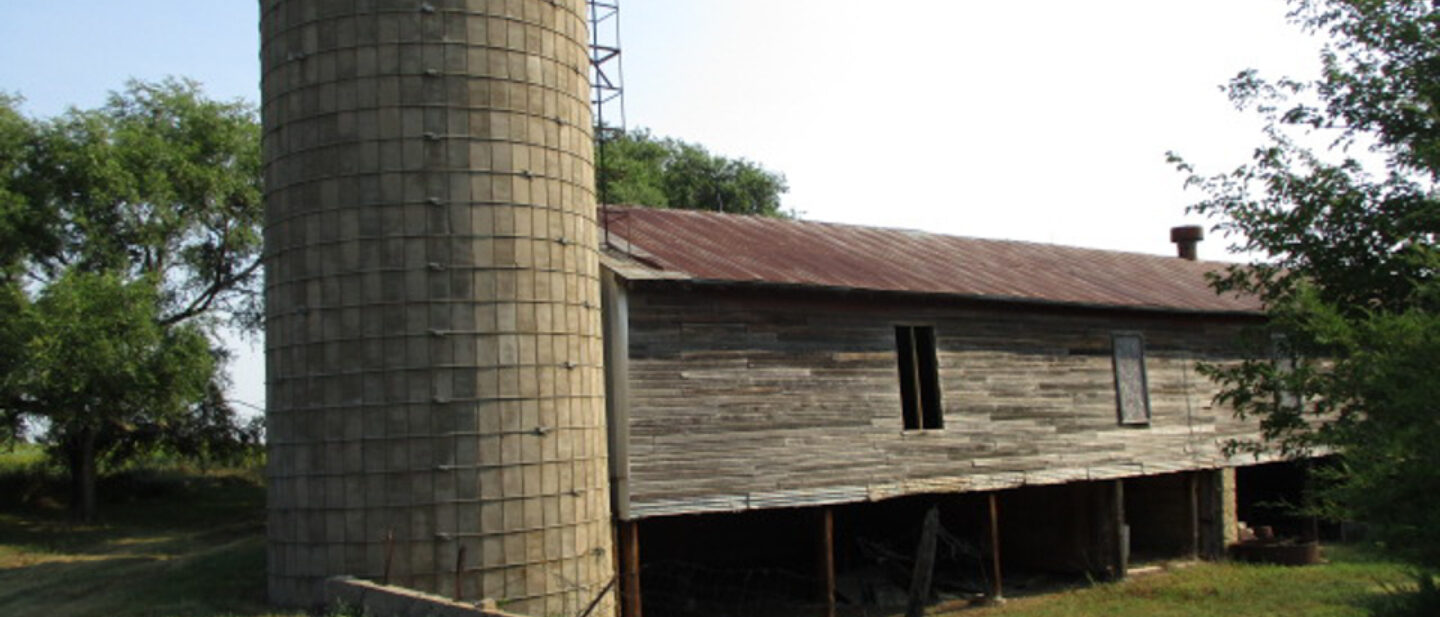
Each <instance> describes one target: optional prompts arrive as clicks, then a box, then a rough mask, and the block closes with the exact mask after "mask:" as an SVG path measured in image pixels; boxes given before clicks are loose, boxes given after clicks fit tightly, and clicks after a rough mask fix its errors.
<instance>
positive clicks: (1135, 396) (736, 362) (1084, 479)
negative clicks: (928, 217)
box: [599, 207, 1262, 615]
mask: <svg viewBox="0 0 1440 617" xmlns="http://www.w3.org/2000/svg"><path fill="white" fill-rule="evenodd" d="M599 219H600V222H601V228H602V232H601V235H602V238H601V243H602V246H603V247H604V250H603V251H602V255H601V263H602V266H603V277H602V289H603V298H604V306H603V314H604V316H605V336H604V340H605V350H606V351H605V353H606V365H607V413H608V423H609V426H610V431H609V432H610V465H611V493H612V496H613V501H612V510H613V512H614V514H615V517H616V519H617V529H618V538H619V543H618V548H617V552H618V555H619V562H620V568H619V569H620V571H621V573H622V580H624V581H625V586H624V588H623V589H622V594H621V595H622V605H623V606H624V607H625V614H627V615H638V614H640V612H639V611H640V606H642V605H644V604H643V602H637V601H636V600H637V599H639V598H645V599H650V600H651V601H652V603H659V604H662V605H663V606H664V608H665V610H664V611H663V612H664V613H665V614H670V613H674V612H678V611H677V609H676V607H675V606H673V605H672V604H673V603H670V602H669V601H668V599H667V598H666V597H665V596H664V594H666V593H673V594H674V595H676V596H686V597H690V598H694V597H695V596H697V595H703V594H700V592H699V591H698V590H697V589H695V588H693V585H694V582H693V580H689V579H700V580H705V581H709V582H712V583H714V582H716V581H719V580H721V579H724V578H725V577H726V576H728V575H729V574H730V573H732V572H734V571H739V570H743V571H745V572H748V573H752V575H753V572H755V571H756V569H757V568H759V569H762V570H763V569H764V568H772V570H769V571H773V572H786V573H797V572H798V573H800V576H799V578H801V579H806V581H808V582H810V583H813V586H814V587H815V588H816V589H817V591H816V593H818V594H819V598H820V599H821V601H822V602H825V603H828V604H830V605H831V606H833V604H834V602H835V601H836V597H837V594H838V595H839V596H840V600H841V601H842V602H855V601H858V599H857V598H856V597H851V596H855V595H856V594H857V593H860V592H863V590H859V591H857V588H858V587H859V586H860V584H856V583H855V581H850V582H851V583H852V584H850V585H849V587H851V589H849V590H847V589H846V587H847V585H846V583H847V581H846V577H845V572H846V571H849V570H854V569H856V568H858V567H860V566H862V565H863V566H866V567H868V566H869V565H873V563H872V562H874V561H875V560H876V555H875V554H874V553H875V552H876V551H879V550H882V549H881V548H879V547H878V546H877V542H878V541H879V540H876V538H880V539H882V540H884V539H888V540H890V541H893V543H894V544H896V545H898V546H901V547H905V546H906V545H907V543H908V542H911V541H913V538H914V536H915V535H916V534H917V533H918V532H919V530H920V529H921V528H922V521H923V518H924V516H925V515H926V513H927V511H928V510H929V509H931V508H935V509H937V510H938V511H939V513H940V518H941V520H942V521H943V525H942V527H943V528H944V529H945V530H947V533H948V534H949V535H951V536H952V537H953V538H954V539H955V541H956V544H957V545H959V546H965V547H970V548H972V549H974V550H973V551H971V552H972V553H974V555H972V557H974V560H973V561H974V564H975V567H974V568H973V570H974V571H973V572H971V574H972V575H974V577H975V580H976V581H980V582H981V583H983V585H982V586H983V587H985V589H984V591H985V592H986V593H989V594H992V595H998V594H999V593H1001V587H1000V585H1001V582H1000V581H1001V580H1003V574H1004V572H1005V571H1006V570H1007V569H1011V568H1020V569H1025V568H1029V569H1034V568H1040V569H1045V570H1064V571H1071V572H1078V573H1083V574H1085V575H1088V576H1091V577H1100V578H1117V577H1121V576H1124V574H1125V571H1126V567H1127V563H1128V561H1129V560H1130V559H1131V558H1132V555H1133V556H1134V557H1135V558H1142V557H1143V558H1170V557H1193V556H1212V557H1213V556H1218V555H1220V554H1221V553H1222V551H1223V547H1224V546H1225V545H1226V544H1227V542H1231V541H1233V540H1234V538H1235V534H1236V525H1237V515H1236V511H1237V507H1238V505H1237V503H1236V498H1235V495H1236V482H1235V477H1236V476H1235V471H1236V468H1239V467H1246V466H1250V465H1254V464H1256V463H1258V462H1259V461H1256V460H1254V459H1253V458H1251V457H1248V456H1247V457H1244V458H1243V459H1240V458H1230V457H1227V456H1226V454H1225V452H1224V451H1223V445H1224V443H1225V442H1226V441H1227V440H1229V439H1232V438H1237V437H1245V436H1250V435H1252V434H1253V432H1254V430H1255V427H1254V426H1253V425H1252V424H1249V423H1246V422H1243V421H1240V420H1237V419H1235V418H1233V417H1232V414H1231V413H1230V411H1229V410H1228V409H1224V408H1219V407H1217V406H1215V405H1214V404H1213V403H1212V398H1213V396H1214V394H1215V393H1216V386H1215V385H1214V384H1213V383H1211V382H1209V381H1208V380H1207V379H1206V378H1205V377H1203V376H1200V375H1197V374H1196V372H1195V366H1196V363H1197V362H1225V361H1227V360H1233V359H1236V358H1238V357H1239V354H1240V350H1239V349H1238V347H1237V345H1238V343H1239V341H1240V340H1241V339H1242V335H1243V334H1244V332H1245V331H1246V330H1247V328H1251V327H1253V326H1256V325H1259V324H1261V323H1262V315H1261V313H1260V311H1259V307H1258V306H1257V305H1256V304H1255V303H1253V301H1252V300H1250V299H1240V298H1234V297H1224V296H1220V295H1217V294H1216V293H1215V292H1214V291H1213V290H1211V289H1210V287H1209V286H1208V285H1207V284H1206V280H1205V274H1206V273H1207V272H1209V271H1213V270H1215V269H1216V268H1217V267H1220V266H1221V264H1216V263H1207V262H1201V261H1195V260H1193V255H1194V244H1193V242H1194V241H1195V240H1198V238H1195V237H1194V235H1192V234H1191V232H1189V231H1188V230H1185V229H1184V228H1179V229H1181V230H1180V231H1177V232H1176V233H1175V234H1173V235H1174V236H1175V237H1176V239H1179V240H1181V241H1182V246H1181V247H1180V248H1181V253H1182V256H1183V255H1186V254H1187V251H1188V255H1190V256H1191V257H1192V258H1191V259H1186V258H1176V257H1163V256H1154V255H1143V254H1133V253H1121V252H1114V251H1102V250H1092V249H1082V248H1073V247H1065V246H1055V245H1047V244H1034V243H1025V242H1011V241H998V240H982V239H974V238H963V237H954V236H945V235H938V234H930V233H922V232H916V231H905V230H897V229H881V228H871V227H858V226H850V225H837V224H829V223H818V222H808V221H797V220H782V219H773V218H760V217H750V216H738V215H729V214H720V213H713V212H699V211H687V210H664V209H648V208H627V207H608V208H603V209H602V211H601V214H600V216H599ZM867 546H868V547H869V549H868V550H867ZM892 548H893V547H892ZM904 550H905V552H907V553H908V552H909V551H911V550H913V545H911V547H907V548H905V549H904ZM707 556H709V557H707ZM907 567H908V566H907ZM962 569H963V568H962ZM837 570H838V571H839V572H840V574H838V575H837ZM907 574H908V573H907ZM677 577H678V578H684V579H687V580H685V581H679V582H677V581H676V580H674V579H676V578H677ZM652 581H655V582H657V584H658V586H660V587H663V588H664V589H659V590H653V591H652V590H651V587H652V585H651V582H652ZM806 581H801V584H800V586H802V587H803V586H805V584H806ZM861 583H863V581H861ZM716 584H718V583H716ZM837 584H838V585H839V590H838V591H837ZM677 585H678V586H679V587H680V588H678V589H675V588H674V587H676V586H677ZM687 585H690V586H687ZM792 586H793V585H792ZM762 591H763V590H762ZM772 591H773V590H772ZM729 592H730V595H734V594H735V593H749V591H748V590H746V589H744V588H740V589H736V590H729ZM772 595H773V594H772ZM772 599H773V598H772ZM657 608H659V607H658V606H657Z"/></svg>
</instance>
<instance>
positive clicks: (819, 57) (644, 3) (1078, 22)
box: [0, 0, 1319, 405]
mask: <svg viewBox="0 0 1440 617" xmlns="http://www.w3.org/2000/svg"><path fill="white" fill-rule="evenodd" d="M620 4H621V15H620V19H621V25H622V28H623V30H622V43H623V45H622V47H623V61H624V76H625V104H626V111H627V114H626V117H627V120H628V123H629V125H630V126H631V127H641V126H643V127H648V128H650V129H652V130H653V131H654V132H655V133H657V134H660V135H666V136H672V137H678V138H681V139H684V140H687V141H692V142H698V143H701V144H703V145H705V146H707V147H709V148H710V149H711V150H712V151H714V152H717V153H720V154H724V155H727V156H733V157H743V158H747V159H750V160H753V161H756V162H758V163H761V164H762V165H765V166H766V167H768V168H770V169H773V170H776V171H780V172H783V173H784V174H785V175H786V177H787V178H788V179H789V184H790V192H789V194H788V195H787V196H786V197H785V205H786V207H788V208H793V209H796V210H798V211H800V212H801V213H802V215H803V216H804V217H805V218H809V219H817V220H825V221H836V222H845V223H857V224H865V225H883V226H887V227H904V228H912V229H923V230H927V231H936V232H942V233H949V234H958V235H969V236H980V237H988V238H1007V239H1016V240H1033V241H1039V242H1055V243H1061V244H1070V245H1077V246H1088V247H1095V248H1105V249H1115V250H1127V251H1141V252H1149V253H1162V254H1169V253H1171V251H1173V248H1172V247H1171V245H1170V244H1169V236H1168V230H1169V228H1170V227H1171V226H1173V225H1178V224H1183V223H1202V222H1203V221H1201V220H1199V219H1196V218H1195V217H1193V216H1187V215H1186V214H1185V212H1184V209H1185V205H1186V204H1188V203H1190V202H1193V201H1195V200H1196V199H1197V198H1198V195H1196V194H1195V193H1193V192H1191V193H1187V192H1185V191H1183V190H1182V181H1183V178H1182V177H1181V176H1180V175H1179V174H1177V173H1175V171H1174V170H1173V169H1172V168H1171V167H1170V166H1169V165H1167V164H1166V163H1165V152H1166V151H1168V150H1175V151H1178V152H1180V153H1181V154H1183V155H1185V156H1186V157H1187V158H1188V159H1190V160H1191V162H1193V163H1196V164H1197V165H1199V166H1200V167H1201V169H1202V170H1207V169H1208V170H1222V169H1229V168H1232V167H1234V166H1236V165H1238V164H1241V163H1243V162H1245V161H1246V160H1247V159H1248V157H1249V154H1250V152H1251V150H1252V149H1253V148H1254V147H1255V146H1256V145H1258V144H1259V132H1258V124H1257V123H1256V121H1255V120H1254V119H1253V118H1251V117H1248V116H1246V115H1244V114H1242V113H1240V112H1237V111H1235V110H1234V109H1233V108H1232V107H1231V106H1230V104H1229V102H1228V101H1227V100H1226V99H1225V97H1224V95H1223V94H1222V93H1221V92H1220V91H1219V90H1218V86H1219V85H1221V84H1223V83H1224V82H1225V81H1226V80H1227V79H1228V78H1229V77H1231V76H1233V75H1234V74H1235V73H1237V72H1238V71H1240V70H1241V69H1244V68H1247V67H1253V68H1257V69H1260V70H1261V71H1262V72H1263V73H1267V74H1272V75H1280V74H1285V75H1291V76H1295V77H1308V76H1313V75H1314V74H1315V73H1316V71H1317V68H1318V64H1317V60H1316V50H1317V49H1318V46H1319V45H1318V43H1317V42H1316V41H1315V40H1314V39H1312V38H1311V37H1308V36H1306V35H1304V34H1302V33H1301V32H1299V31H1298V29H1296V28H1295V27H1294V26H1292V25H1289V24H1287V23H1286V21H1285V6H1284V2H1283V0H1189V1H1184V2H1182V1H1178V0H1174V1H1172V0H1091V1H1089V2H1076V1H1075V0H1030V1H1028V2H993V1H978V0H891V1H889V2H883V3H882V2H859V1H853V0H724V1H718V2H717V1H712V2H700V1H696V0H691V1H686V0H621V1H620ZM257 11H258V2H256V1H254V0H125V1H123V2H122V1H116V0H71V1H69V2H63V3H61V2H30V1H21V0H6V1H4V2H0V59H3V60H4V61H3V62H0V90H4V91H8V92H11V93H19V94H21V95H23V96H25V97H26V99H27V103H26V106H25V109H26V111H27V112H29V113H30V114H32V115H35V116H49V115H54V114H57V113H60V112H61V111H63V110H64V109H65V108H66V107H68V106H71V105H75V106H80V107H93V106H96V105H99V104H100V103H101V102H103V100H104V97H105V95H106V93H107V92H108V91H110V90H115V89H118V88H120V87H121V86H122V85H123V84H124V81H125V80H126V79H127V78H129V77H138V78H143V79H158V78H161V77H164V76H166V75H183V76H187V77H191V78H194V79H197V80H199V81H200V82H202V83H203V84H205V86H206V90H207V92H208V93H209V94H210V95H211V96H213V97H215V98H222V99H233V98H244V99H247V100H250V101H252V102H255V101H257V99H258V81H259V64H258V60H257V54H258V46H259V43H258V35H257V25H258V22H257V20H258V17H257V14H258V13H257ZM1222 249H1223V242H1222V241H1220V240H1219V239H1212V240H1211V241H1208V242H1206V243H1204V244H1202V245H1201V249H1200V251H1201V257H1202V258H1215V259H1218V258H1223V257H1224V254H1223V250H1222ZM242 347H243V348H244V349H243V350H244V351H246V352H247V353H246V357H245V358H244V359H243V360H242V362H241V366H239V367H238V368H239V370H238V372H237V376H236V388H235V396H236V398H238V399H240V400H242V401H244V402H247V403H251V404H255V405H259V404H260V403H261V402H262V401H263V399H264V395H263V368H262V367H261V365H260V363H259V361H258V359H257V358H256V355H257V354H256V353H255V352H254V349H253V348H252V347H250V346H248V345H242Z"/></svg>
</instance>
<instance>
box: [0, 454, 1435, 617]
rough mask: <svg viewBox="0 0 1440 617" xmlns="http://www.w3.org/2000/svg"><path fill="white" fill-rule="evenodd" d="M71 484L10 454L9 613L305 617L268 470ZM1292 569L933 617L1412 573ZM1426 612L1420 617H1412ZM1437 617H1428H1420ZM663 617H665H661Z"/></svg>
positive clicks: (1216, 573)
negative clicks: (83, 505) (272, 603)
mask: <svg viewBox="0 0 1440 617" xmlns="http://www.w3.org/2000/svg"><path fill="white" fill-rule="evenodd" d="M64 488H65V484H64V478H63V477H62V476H60V475H59V473H58V472H57V471H55V470H53V469H49V468H46V467H45V465H44V464H43V461H42V457H41V456H40V453H39V451H38V450H37V449H35V448H33V447H31V448H21V449H19V450H16V451H14V452H6V451H3V450H0V615H3V616H5V617H28V616H32V615H33V616H37V617H40V616H44V617H50V616H52V615H69V616H75V617H87V616H96V617H100V616H105V617H110V616H115V617H130V616H134V617H140V616H147V617H220V616H233V617H261V616H271V617H301V616H302V615H303V613H298V612H294V613H285V612H276V611H273V610H272V609H270V608H268V607H266V606H265V546H264V529H263V524H264V498H265V495H264V488H263V486H262V485H261V480H260V477H259V474H258V472H257V471H256V470H254V469H250V470H223V471H208V472H203V471H197V470H185V469H181V468H175V467H169V468H163V469H160V470H144V469H141V470H132V471H128V472H125V473H122V474H118V475H116V476H112V477H109V478H107V479H105V481H104V482H103V484H102V485H101V495H100V497H101V516H102V520H101V521H100V522H99V523H96V524H92V525H81V524H76V523H73V522H70V520H69V517H68V515H67V513H66V512H65V510H64V508H63V505H62V504H63V502H64V499H63V496H64V494H65V490H64ZM1326 555H1327V557H1328V558H1329V559H1330V563H1328V564H1326V565H1320V566H1310V567H1303V568H1288V567H1279V566H1256V565H1246V564H1230V563H1227V564H1214V563H1204V564H1197V565H1193V566H1190V567H1185V568H1178V569H1175V570H1171V571H1165V572H1160V573H1156V574H1150V575H1145V576H1137V577H1133V578H1132V579H1131V580H1128V581H1126V582H1123V583H1116V584H1104V585H1096V586H1091V587H1086V588H1083V589H1076V590H1072V591H1066V592H1060V593H1053V594H1048V595H1039V596H1033V597H1027V598H1021V599H1013V600H1011V601H1009V602H1008V603H1006V604H1005V605H1003V606H998V607H986V608H963V609H962V608H959V607H951V606H943V605H942V606H936V607H932V609H931V611H930V614H931V615H945V616H949V617H961V616H965V617H972V616H973V617H991V616H999V615H1005V616H1027V615H1036V616H1038V615H1044V616H1047V617H1067V616H1079V615H1095V616H1115V617H1127V616H1137V617H1138V616H1142V615H1143V616H1147V617H1148V616H1160V617H1165V616H1177V617H1178V616H1187V617H1188V616H1195V617H1203V616H1215V617H1221V616H1223V617H1232V616H1240V617H1244V616H1255V617H1259V616H1282V615H1296V616H1300V615H1304V616H1307V617H1308V616H1316V617H1350V616H1355V617H1359V616H1363V615H1389V614H1393V613H1392V612H1391V611H1389V610H1386V609H1387V604H1390V603H1393V600H1394V598H1395V597H1396V596H1395V595H1394V594H1393V590H1394V589H1397V588H1400V587H1402V586H1404V585H1406V584H1407V583H1408V582H1409V581H1410V578H1409V575H1408V574H1407V569H1406V568H1405V567H1404V566H1402V565H1400V564H1398V563H1396V562H1394V561H1392V560H1389V559H1387V558H1385V557H1384V556H1383V555H1381V554H1378V553H1376V552H1373V551H1369V550H1365V549H1363V548H1360V547H1328V548H1327V552H1326ZM1412 614H1417V613H1412ZM1418 614H1423V613H1418ZM652 617H655V616H653V615H652Z"/></svg>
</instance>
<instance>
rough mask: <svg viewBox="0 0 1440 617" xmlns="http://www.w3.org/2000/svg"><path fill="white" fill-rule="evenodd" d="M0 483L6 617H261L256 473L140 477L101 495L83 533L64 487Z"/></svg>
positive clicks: (260, 493) (34, 477)
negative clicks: (67, 503)
mask: <svg viewBox="0 0 1440 617" xmlns="http://www.w3.org/2000/svg"><path fill="white" fill-rule="evenodd" d="M36 469H38V468H31V469H22V470H14V469H12V470H5V472H3V473H0V615H5V616H7V617H12V616H13V617H22V616H28V615H36V616H39V615H46V616H48V615H75V616H77V617H86V616H91V615H93V616H97V617H98V616H101V615H104V616H111V615H113V616H116V617H128V616H136V617H138V616H141V615H147V616H150V615H158V616H177V617H178V616H180V615H185V616H193V617H220V616H222V615H229V616H234V617H252V616H253V617H258V616H261V615H275V614H276V613H275V612H274V611H273V610H272V609H270V608H269V607H267V606H266V603H265V542H264V503H265V501H264V488H263V486H262V485H261V484H260V482H259V479H258V476H257V475H256V474H254V473H249V472H238V471H227V472H204V473H202V472H193V471H186V470H181V469H171V470H158V471H157V470H137V471H127V472H124V473H120V474H116V475H114V476H110V477H107V478H105V479H103V480H102V483H101V485H100V487H99V488H100V491H99V497H100V503H101V505H100V520H99V521H98V522H96V523H93V524H81V523H76V522H74V521H73V520H72V519H71V518H70V515H69V513H68V511H67V510H66V508H65V506H64V501H63V499H62V496H63V495H65V492H66V487H67V485H66V482H65V478H64V477H63V476H62V475H60V474H58V473H54V472H48V473H37V471H36Z"/></svg>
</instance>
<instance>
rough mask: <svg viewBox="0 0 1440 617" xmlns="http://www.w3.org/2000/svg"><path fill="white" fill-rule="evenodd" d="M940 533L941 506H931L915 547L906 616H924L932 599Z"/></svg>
mask: <svg viewBox="0 0 1440 617" xmlns="http://www.w3.org/2000/svg"><path fill="white" fill-rule="evenodd" d="M939 535H940V507H939V506H930V511H929V512H927V513H926V514H925V525H924V526H923V527H921V528H920V546H919V547H918V548H916V549H915V572H914V574H912V575H911V577H910V603H909V604H908V605H907V607H906V609H905V617H924V615H925V602H926V601H928V600H929V599H930V581H931V580H932V579H933V578H934V576H935V545H936V543H937V541H938V539H939Z"/></svg>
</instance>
